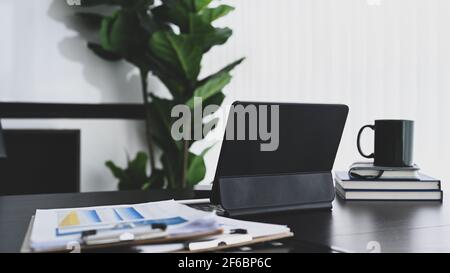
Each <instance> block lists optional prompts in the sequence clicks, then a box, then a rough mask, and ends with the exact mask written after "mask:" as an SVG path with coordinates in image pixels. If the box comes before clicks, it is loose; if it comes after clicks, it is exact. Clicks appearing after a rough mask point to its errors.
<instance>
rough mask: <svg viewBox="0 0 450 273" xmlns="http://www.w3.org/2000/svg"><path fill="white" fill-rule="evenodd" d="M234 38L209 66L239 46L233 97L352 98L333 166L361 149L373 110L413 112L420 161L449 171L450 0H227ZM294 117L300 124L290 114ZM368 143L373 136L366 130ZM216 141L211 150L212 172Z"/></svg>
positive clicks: (379, 113)
mask: <svg viewBox="0 0 450 273" xmlns="http://www.w3.org/2000/svg"><path fill="white" fill-rule="evenodd" d="M222 2H225V3H227V4H230V5H232V6H235V7H236V11H235V12H233V13H232V14H230V15H229V16H228V17H226V18H224V19H222V20H221V21H220V23H219V25H227V26H230V27H231V28H232V29H233V30H234V35H233V37H232V38H231V40H230V42H229V43H228V44H227V45H225V46H223V47H221V48H216V49H213V50H212V52H211V54H210V55H209V56H208V57H207V59H206V61H205V64H204V66H205V67H206V71H208V72H210V71H213V70H216V69H218V68H219V67H220V65H222V64H225V63H227V62H228V61H231V60H233V59H235V58H238V57H240V56H242V55H244V56H246V57H247V60H246V62H245V63H244V64H243V65H242V66H241V67H239V68H237V69H236V71H235V72H234V75H235V77H234V78H233V81H232V83H231V85H230V86H229V87H228V88H227V89H226V93H227V94H228V98H227V102H231V101H232V100H236V99H239V100H269V101H291V102H324V103H345V104H347V105H349V106H350V115H349V119H348V124H347V126H346V130H345V133H344V136H343V140H342V143H341V147H340V150H339V155H338V158H337V161H336V164H335V168H336V169H346V168H347V167H348V165H349V164H350V163H351V162H353V161H355V160H358V159H361V158H360V157H359V156H358V154H357V150H356V146H355V142H356V133H357V131H358V129H359V128H360V127H361V126H362V125H364V124H368V123H372V122H373V120H374V119H377V118H405V119H413V120H415V121H416V134H415V136H416V139H415V161H416V162H417V164H419V165H420V166H421V167H422V168H423V170H424V171H425V172H427V173H429V174H431V175H435V176H438V177H440V178H442V179H443V180H444V184H445V183H446V182H445V181H449V180H450V173H449V172H448V171H447V169H448V167H449V166H448V165H450V159H449V156H450V144H449V141H448V140H449V136H450V118H449V116H450V110H449V104H450V95H449V87H450V1H448V0H376V1H375V0H373V1H369V0H339V1H336V0H279V1H272V0H228V1H222ZM292 126H295V124H293V125H292ZM364 137H365V138H366V141H365V145H364V146H365V149H366V150H371V149H372V148H371V145H370V143H371V141H373V138H372V137H371V136H370V135H369V134H366V135H364ZM218 150H219V149H218V148H215V149H214V150H213V152H211V154H210V155H208V157H207V158H208V159H209V167H210V168H209V169H208V170H209V171H208V178H207V179H206V180H211V179H212V176H213V173H214V170H215V164H216V161H215V160H216V158H217V152H218Z"/></svg>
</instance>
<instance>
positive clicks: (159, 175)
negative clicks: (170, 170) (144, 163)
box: [142, 169, 164, 190]
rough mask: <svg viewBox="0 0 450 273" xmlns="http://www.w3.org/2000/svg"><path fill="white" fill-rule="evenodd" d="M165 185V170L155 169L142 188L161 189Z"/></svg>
mask: <svg viewBox="0 0 450 273" xmlns="http://www.w3.org/2000/svg"><path fill="white" fill-rule="evenodd" d="M163 186H164V171H163V170H158V169H155V170H154V171H153V173H152V174H151V177H150V179H149V180H148V182H147V183H145V184H144V185H142V190H147V189H161V188H163Z"/></svg>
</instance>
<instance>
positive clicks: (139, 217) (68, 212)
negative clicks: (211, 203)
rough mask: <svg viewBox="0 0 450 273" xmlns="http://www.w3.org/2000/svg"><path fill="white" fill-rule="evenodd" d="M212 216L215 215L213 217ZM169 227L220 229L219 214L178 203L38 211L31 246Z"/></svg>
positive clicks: (176, 231)
mask: <svg viewBox="0 0 450 273" xmlns="http://www.w3.org/2000/svg"><path fill="white" fill-rule="evenodd" d="M211 216H214V217H213V218H212V217H211ZM123 223H133V224H134V225H135V226H140V225H151V224H154V223H158V224H161V223H163V224H166V225H167V231H168V233H169V234H176V235H180V234H183V233H194V232H201V231H205V230H211V229H214V228H216V229H217V228H219V227H218V223H217V219H216V216H215V215H212V214H211V213H210V212H203V211H199V210H193V209H191V208H189V207H187V206H185V205H181V204H179V203H177V202H176V201H174V200H169V201H161V202H150V203H142V204H135V205H120V206H100V207H88V208H71V209H50V210H36V215H35V220H34V224H33V229H32V231H31V236H30V247H31V248H32V249H35V250H45V249H52V248H61V247H64V246H65V245H66V244H67V243H68V242H73V241H75V242H77V241H78V242H81V233H82V232H83V231H88V230H101V229H108V228H114V227H117V226H118V225H120V224H123Z"/></svg>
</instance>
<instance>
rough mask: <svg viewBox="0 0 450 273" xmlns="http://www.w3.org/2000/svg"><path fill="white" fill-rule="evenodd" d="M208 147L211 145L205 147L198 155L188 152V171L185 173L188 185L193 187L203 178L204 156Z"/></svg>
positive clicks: (204, 170)
mask: <svg viewBox="0 0 450 273" xmlns="http://www.w3.org/2000/svg"><path fill="white" fill-rule="evenodd" d="M210 149H211V147H209V148H206V149H205V150H204V151H203V152H202V153H201V154H200V155H196V154H194V153H189V158H188V171H187V175H186V181H187V184H188V186H190V187H193V186H194V185H196V184H197V183H198V182H200V181H202V180H203V178H205V174H206V164H205V160H204V156H205V154H206V153H207V152H208V151H209V150H210Z"/></svg>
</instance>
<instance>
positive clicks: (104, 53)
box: [87, 43, 122, 62]
mask: <svg viewBox="0 0 450 273" xmlns="http://www.w3.org/2000/svg"><path fill="white" fill-rule="evenodd" d="M87 47H88V48H89V49H90V50H92V52H94V53H95V54H96V55H97V56H99V57H100V58H102V59H105V60H107V61H111V62H115V61H119V60H121V59H122V57H121V56H119V55H117V54H115V53H114V52H111V51H108V50H105V49H103V47H102V46H101V45H99V44H95V43H88V44H87Z"/></svg>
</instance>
